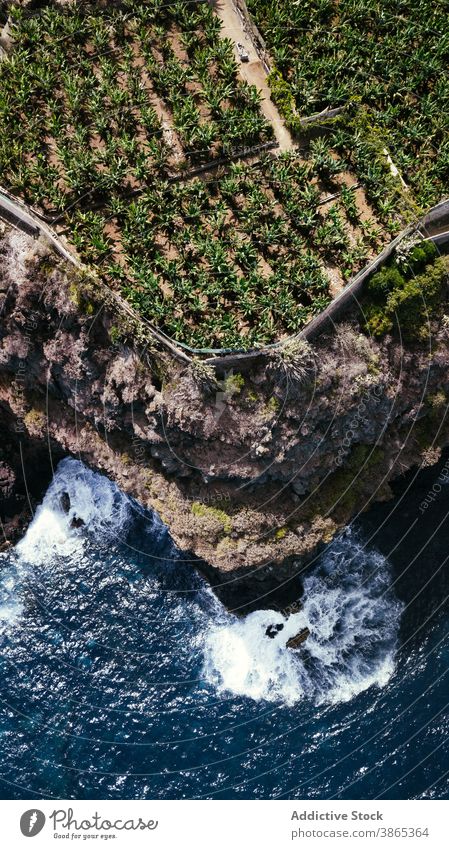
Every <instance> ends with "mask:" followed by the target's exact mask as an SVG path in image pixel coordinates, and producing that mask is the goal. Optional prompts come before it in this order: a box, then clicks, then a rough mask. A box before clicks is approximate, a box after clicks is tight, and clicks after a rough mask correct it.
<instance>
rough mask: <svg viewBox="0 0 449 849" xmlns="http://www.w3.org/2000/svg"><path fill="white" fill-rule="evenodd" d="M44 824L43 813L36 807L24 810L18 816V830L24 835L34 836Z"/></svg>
mask: <svg viewBox="0 0 449 849" xmlns="http://www.w3.org/2000/svg"><path fill="white" fill-rule="evenodd" d="M44 825H45V814H43V813H42V811H39V810H37V808H32V809H31V810H30V811H25V813H24V814H22V816H21V817H20V831H21V832H22V834H23V835H24V837H36V834H39V832H40V831H42V829H43V827H44Z"/></svg>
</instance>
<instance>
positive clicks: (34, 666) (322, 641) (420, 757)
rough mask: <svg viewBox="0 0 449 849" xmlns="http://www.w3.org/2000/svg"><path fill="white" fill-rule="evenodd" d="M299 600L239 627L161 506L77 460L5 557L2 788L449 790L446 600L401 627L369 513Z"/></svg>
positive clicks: (403, 795) (31, 792) (430, 794)
mask: <svg viewBox="0 0 449 849" xmlns="http://www.w3.org/2000/svg"><path fill="white" fill-rule="evenodd" d="M62 492H68V493H69V495H70V499H71V508H70V513H69V514H68V515H66V514H65V513H64V512H63V511H62V509H61V506H60V498H61V494H62ZM448 499H449V487H448ZM448 507H449V500H448ZM74 516H76V517H78V518H82V519H83V520H84V523H85V526H84V527H81V528H78V529H76V528H71V527H70V524H71V519H72V518H73V517H74ZM446 538H447V533H446ZM429 569H430V566H429ZM304 600H305V601H304V607H303V609H302V610H301V612H300V613H297V614H295V615H294V616H292V617H290V618H289V619H288V620H287V619H284V618H283V617H282V615H281V614H279V613H274V612H270V611H267V610H264V611H256V612H255V613H251V614H249V615H248V616H247V617H246V618H243V619H238V618H237V617H235V616H233V615H232V614H230V613H228V612H227V611H226V610H225V609H224V608H223V607H222V605H221V604H220V602H219V601H218V600H217V599H216V598H215V596H214V594H213V593H212V591H211V589H210V588H209V586H208V585H207V584H206V582H205V581H204V580H203V578H202V577H201V576H199V574H198V573H197V572H196V570H195V569H194V567H193V565H192V564H190V563H189V562H186V561H185V560H184V559H183V557H182V555H181V553H180V552H178V551H177V549H176V548H175V546H174V545H173V543H172V541H171V539H170V537H169V535H168V533H167V530H166V529H165V527H164V526H163V524H162V523H161V521H160V519H159V518H158V517H157V516H155V515H152V514H149V513H147V512H145V511H143V510H142V508H140V507H139V506H138V505H136V504H135V503H134V502H132V501H131V500H129V499H128V498H127V497H125V496H124V495H122V494H121V493H120V492H119V491H118V490H117V488H116V487H115V486H114V485H113V484H111V483H110V482H109V481H108V480H107V479H105V478H103V477H101V476H99V475H96V474H94V473H93V472H91V471H89V470H87V469H86V468H85V467H84V466H83V465H82V464H81V463H79V462H78V461H76V460H73V459H67V460H64V461H63V462H62V463H61V464H60V465H59V467H58V470H57V472H56V475H55V478H54V480H53V482H52V484H51V486H50V488H49V490H48V492H47V494H46V496H45V499H44V501H43V503H42V505H41V506H40V508H39V509H38V510H37V512H36V515H35V518H34V521H33V523H32V525H31V526H30V528H29V530H28V532H27V534H26V537H25V538H24V539H23V540H22V542H21V543H20V544H19V545H18V546H17V547H16V548H15V549H14V550H13V551H12V552H11V551H10V552H7V553H4V554H1V555H0V657H1V673H0V699H1V701H0V705H1V712H0V729H1V732H0V733H1V743H0V753H1V760H0V794H1V797H2V798H28V797H30V798H39V797H45V798H70V799H89V798H93V799H96V798H118V799H119V798H130V799H139V798H170V799H181V798H204V797H205V798H217V799H235V798H242V799H272V798H278V797H281V798H302V799H332V798H341V799H374V798H387V799H407V798H448V796H449V763H448V754H449V739H448V730H449V704H448V703H449V687H448V661H449V639H448V630H449V610H448V607H447V606H446V605H445V604H444V599H443V598H442V599H441V604H437V605H435V606H434V608H432V614H431V615H428V616H427V619H426V616H425V615H424V614H423V618H422V622H421V623H420V625H419V626H418V625H417V624H416V617H415V619H413V622H412V624H411V625H410V627H409V628H408V629H407V628H406V629H405V630H404V627H403V623H404V621H406V617H407V606H408V604H407V602H406V601H404V599H403V598H402V599H401V598H400V597H399V595H398V594H397V591H396V579H395V577H394V574H393V570H392V566H391V564H390V561H389V559H388V558H386V556H385V554H381V553H380V551H379V550H378V549H376V547H375V545H374V544H372V542H371V541H370V540H369V539H368V538H367V532H366V529H364V528H363V526H358V525H357V524H356V525H355V526H354V527H352V528H351V529H348V530H347V531H346V532H345V533H343V534H342V535H341V536H339V537H338V538H337V539H336V540H334V542H333V543H332V544H331V545H330V546H329V547H328V548H327V550H326V551H325V552H324V554H323V555H322V556H321V558H320V560H319V562H318V563H316V564H315V566H314V567H313V568H312V570H311V571H310V572H309V573H308V574H307V577H306V578H305V581H304ZM412 601H413V600H412ZM414 605H415V606H414V610H415V612H416V599H415V600H414ZM273 622H282V623H283V624H284V629H283V630H282V631H280V632H279V635H278V636H277V637H276V638H275V639H269V638H268V637H267V636H266V635H265V630H266V628H267V626H268V625H269V624H270V623H273ZM304 625H307V626H308V627H309V628H310V631H311V636H310V637H309V639H308V640H307V642H306V644H304V646H303V647H302V648H301V650H300V651H298V652H292V651H291V650H289V649H287V648H286V647H285V642H286V638H287V637H288V635H289V634H294V633H296V632H297V631H298V630H299V628H300V627H303V626H304Z"/></svg>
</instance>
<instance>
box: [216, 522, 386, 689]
mask: <svg viewBox="0 0 449 849" xmlns="http://www.w3.org/2000/svg"><path fill="white" fill-rule="evenodd" d="M389 585H390V569H389V566H388V563H387V562H386V561H385V559H384V558H383V557H381V556H380V555H379V554H377V553H376V552H373V551H370V550H368V551H366V550H365V549H364V548H363V545H362V544H361V543H360V542H359V541H358V540H357V538H356V537H355V536H354V535H353V534H345V535H343V536H341V537H340V538H339V539H337V540H336V541H335V542H334V543H333V544H332V546H330V548H329V549H328V551H327V552H326V554H325V555H324V557H323V559H322V562H321V563H320V565H319V566H318V567H317V568H316V569H315V570H314V571H313V572H311V573H310V574H309V576H308V577H306V579H305V580H304V596H303V608H302V610H301V611H300V612H299V613H296V614H294V615H292V616H290V617H289V618H287V617H285V616H283V615H282V614H279V613H277V612H275V611H266V610H264V611H257V612H255V613H251V614H249V615H248V616H246V617H245V618H244V619H238V618H236V617H231V616H225V617H223V618H222V621H221V622H220V623H219V624H217V625H215V626H212V627H211V628H210V630H209V632H208V633H207V635H206V638H205V648H204V653H205V663H204V672H205V677H206V679H207V680H208V682H209V683H210V684H213V685H214V686H215V687H216V689H217V690H218V691H219V692H230V693H234V694H235V695H239V696H244V695H246V696H248V697H249V698H252V699H255V700H263V699H264V700H267V701H283V702H285V703H286V704H293V703H294V702H296V701H298V700H299V699H301V698H303V697H308V698H311V699H313V700H314V701H315V702H316V703H323V702H338V701H347V700H348V699H350V698H352V697H353V696H355V695H357V694H358V693H360V692H362V691H363V690H366V689H367V688H368V687H370V686H372V685H376V686H378V687H382V686H384V685H385V684H386V683H387V682H388V680H389V678H390V677H391V675H392V674H393V671H394V656H395V651H396V645H397V635H398V628H399V619H400V611H401V605H400V604H399V602H398V601H397V599H396V598H395V597H394V595H393V593H392V592H391V591H390V589H389ZM273 623H275V624H276V623H280V624H283V625H284V627H283V629H282V630H281V631H279V632H278V633H277V634H276V636H275V637H274V638H270V637H267V636H266V634H265V631H266V628H267V627H268V626H269V625H270V624H273ZM304 627H308V628H309V629H310V636H309V638H308V639H307V641H306V642H305V643H304V644H303V645H302V646H301V648H300V649H299V650H296V651H292V650H291V649H287V647H286V641H287V639H288V638H289V637H290V636H293V635H294V634H296V633H297V632H298V631H299V630H300V629H301V628H304Z"/></svg>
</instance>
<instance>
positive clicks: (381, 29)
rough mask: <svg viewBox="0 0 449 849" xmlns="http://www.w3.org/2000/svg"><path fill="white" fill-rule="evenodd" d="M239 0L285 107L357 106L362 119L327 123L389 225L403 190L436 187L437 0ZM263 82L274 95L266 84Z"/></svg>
mask: <svg viewBox="0 0 449 849" xmlns="http://www.w3.org/2000/svg"><path fill="white" fill-rule="evenodd" d="M248 7H249V10H250V12H251V13H252V15H253V16H254V18H255V21H256V23H257V25H258V27H259V29H260V31H261V33H262V35H263V37H264V38H265V40H266V42H267V46H268V49H269V51H270V53H271V54H272V55H273V57H274V61H275V63H276V68H277V69H279V71H278V73H281V74H282V77H283V79H284V80H285V81H286V83H285V85H287V84H288V87H289V94H290V96H291V97H292V98H293V101H294V106H293V105H291V104H290V101H288V100H287V94H286V93H285V101H286V102H287V103H288V110H289V111H293V110H294V109H296V110H297V111H298V112H299V113H301V114H302V115H310V114H313V113H315V112H320V111H321V110H323V109H325V108H326V107H329V106H330V107H335V106H350V107H352V106H353V107H354V108H355V110H356V111H361V112H362V113H363V112H366V114H367V116H368V117H369V123H370V124H371V129H368V127H365V128H364V129H361V128H360V127H358V128H355V127H351V126H348V124H347V118H346V117H345V118H344V120H343V121H342V123H341V124H340V127H339V128H338V129H337V132H338V134H339V136H340V140H341V141H342V142H343V143H344V148H345V150H346V152H347V155H348V158H349V159H350V160H351V161H352V162H356V164H357V170H358V174H359V176H360V177H361V179H362V180H363V183H364V184H365V185H367V186H368V188H369V189H370V190H371V197H370V201H371V202H373V204H374V205H375V207H376V208H377V209H379V211H381V210H382V209H383V214H384V216H385V220H388V219H390V221H391V225H392V226H393V222H394V220H395V218H396V217H397V212H398V206H399V204H402V205H403V206H404V208H405V209H406V208H408V207H409V206H410V207H411V206H413V202H412V198H413V196H414V197H415V199H416V200H417V202H418V204H419V206H420V207H421V208H423V207H428V206H431V205H432V204H433V203H435V202H436V201H437V200H438V199H439V198H440V197H441V196H442V195H443V194H444V193H445V192H446V190H447V186H448V184H449V157H448V154H447V144H446V142H445V139H447V133H448V115H449V111H448V105H449V77H448V75H447V10H446V7H445V4H444V3H433V2H430V0H399V2H398V0H357V2H354V0H323V2H321V0H320V2H319V0H314V2H307V3H299V2H298V3H292V2H291V0H248ZM275 83H276V84H278V80H277V78H276V79H275ZM272 90H273V95H274V96H276V94H275V92H276V86H275V88H274V89H272ZM281 91H282V92H283V91H284V89H283V88H282V89H281ZM285 92H286V90H285ZM281 102H283V101H281ZM360 107H363V108H362V109H360ZM346 131H347V133H346ZM345 135H347V138H346V139H344V136H345ZM376 143H377V144H376ZM376 147H377V152H376V151H375V148H376ZM384 147H386V148H387V149H388V151H389V153H390V155H391V157H392V159H393V161H394V163H395V164H396V166H397V167H398V169H399V171H400V173H401V174H402V176H403V177H404V179H405V181H406V183H407V185H408V186H410V188H411V192H407V193H406V194H407V196H406V197H403V188H402V186H401V183H400V180H399V179H398V178H397V177H394V176H393V175H392V174H391V173H390V174H389V175H388V171H389V166H388V163H387V162H386V157H385V154H384V152H383V148H384ZM369 149H371V152H370V151H369ZM373 154H374V156H373ZM382 159H383V162H382ZM382 170H383V171H384V174H385V176H386V177H387V180H388V183H389V186H388V193H386V191H385V187H384V189H383V191H382V174H381V172H382Z"/></svg>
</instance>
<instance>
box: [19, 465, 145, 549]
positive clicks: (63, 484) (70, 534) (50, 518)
mask: <svg viewBox="0 0 449 849" xmlns="http://www.w3.org/2000/svg"><path fill="white" fill-rule="evenodd" d="M67 496H68V501H67V504H68V509H67V512H66V511H65V510H64V509H63V506H62V505H63V500H64V498H66V499H67ZM130 505H131V502H130V500H129V499H128V498H127V497H126V496H125V495H123V494H122V493H121V492H120V490H119V489H118V487H117V486H116V485H115V484H113V483H112V482H111V481H109V480H108V479H107V478H105V477H104V476H103V475H99V474H97V473H95V472H92V471H91V470H90V469H88V468H87V467H86V466H84V465H83V463H81V462H80V461H79V460H74V459H72V458H71V457H68V458H66V459H65V460H62V461H61V462H60V463H59V465H58V468H57V471H56V474H55V476H54V478H53V481H52V483H51V484H50V487H49V488H48V490H47V493H46V495H45V498H44V500H43V502H42V504H41V505H40V507H38V509H37V511H36V515H35V517H34V519H33V521H32V523H31V525H30V527H29V528H28V531H27V533H26V534H25V537H24V538H23V540H22V541H21V542H20V543H19V544H18V545H17V546H16V551H17V553H18V555H19V556H20V557H21V558H23V559H24V560H26V561H27V562H28V563H34V564H40V563H42V562H43V561H45V560H47V559H48V558H51V557H54V556H62V557H70V556H72V555H74V554H76V552H77V551H78V552H81V551H82V549H83V547H84V545H85V541H86V532H87V533H88V534H90V535H91V536H94V537H95V539H96V540H97V541H101V540H103V541H105V540H107V539H116V538H119V537H120V535H121V534H122V533H123V530H124V528H125V527H126V524H127V522H128V521H129V518H130V513H131V506H130Z"/></svg>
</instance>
